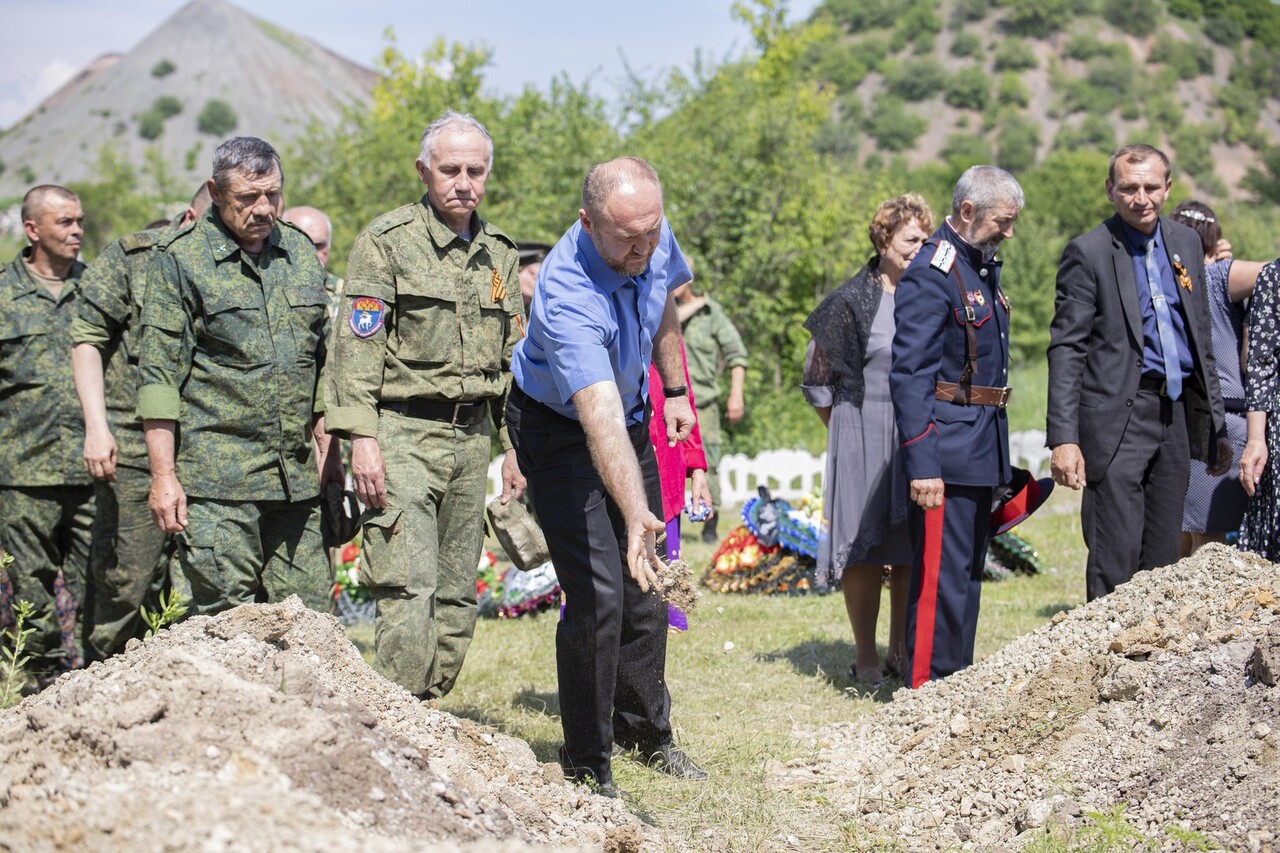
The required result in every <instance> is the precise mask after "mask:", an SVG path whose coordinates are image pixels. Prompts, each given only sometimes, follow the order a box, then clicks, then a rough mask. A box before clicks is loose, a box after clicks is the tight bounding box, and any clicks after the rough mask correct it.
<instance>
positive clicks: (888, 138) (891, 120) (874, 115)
mask: <svg viewBox="0 0 1280 853" xmlns="http://www.w3.org/2000/svg"><path fill="white" fill-rule="evenodd" d="M867 123H868V125H869V126H870V127H869V132H870V133H871V135H872V136H874V137H875V138H876V141H877V142H879V143H880V147H881V148H883V149H884V150H886V151H906V150H907V149H908V148H910V147H911V146H913V145H915V144H916V140H917V139H919V138H920V134H922V133H924V131H925V128H926V127H928V126H929V123H928V122H927V121H925V120H924V119H923V118H921V117H920V116H917V115H913V114H911V113H908V112H907V110H906V107H905V106H903V103H902V101H900V100H898V99H897V98H891V97H878V98H876V102H875V106H874V107H873V108H872V110H871V117H870V119H869V120H868V122H867Z"/></svg>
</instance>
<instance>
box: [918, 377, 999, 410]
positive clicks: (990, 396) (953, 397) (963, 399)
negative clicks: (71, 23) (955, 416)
mask: <svg viewBox="0 0 1280 853" xmlns="http://www.w3.org/2000/svg"><path fill="white" fill-rule="evenodd" d="M1011 393H1013V388H1012V387H1011V386H1009V385H1004V386H1000V387H997V386H994V385H962V384H961V383H959V382H943V381H941V380H938V381H937V382H935V383H934V391H933V396H934V397H936V398H937V399H939V400H942V401H944V402H947V403H958V404H961V405H969V406H995V407H996V408H997V409H1003V408H1004V407H1005V406H1007V405H1009V395H1010V394H1011Z"/></svg>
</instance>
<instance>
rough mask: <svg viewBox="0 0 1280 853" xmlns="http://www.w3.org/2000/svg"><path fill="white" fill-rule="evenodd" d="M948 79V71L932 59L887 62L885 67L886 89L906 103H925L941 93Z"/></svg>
mask: <svg viewBox="0 0 1280 853" xmlns="http://www.w3.org/2000/svg"><path fill="white" fill-rule="evenodd" d="M946 79H947V72H946V69H945V68H943V67H942V63H940V62H938V60H936V59H933V58H932V57H930V58H928V59H921V60H912V61H909V62H906V61H894V62H887V63H885V66H884V86H885V89H886V90H888V92H889V93H890V94H891V95H893V96H894V97H895V98H900V99H902V100H904V101H923V100H925V99H927V98H931V97H933V96H934V95H936V94H938V92H939V91H941V89H942V87H943V84H944V83H945V82H946Z"/></svg>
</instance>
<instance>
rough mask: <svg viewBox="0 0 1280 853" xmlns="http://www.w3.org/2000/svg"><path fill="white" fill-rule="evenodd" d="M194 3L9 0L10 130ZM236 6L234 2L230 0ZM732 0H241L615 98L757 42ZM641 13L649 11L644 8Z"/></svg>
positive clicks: (798, 2) (0, 55) (4, 38)
mask: <svg viewBox="0 0 1280 853" xmlns="http://www.w3.org/2000/svg"><path fill="white" fill-rule="evenodd" d="M185 2H186V0H0V20H3V21H4V27H2V28H0V128H3V127H8V126H9V125H11V124H13V123H14V122H15V121H17V120H18V119H20V118H21V117H22V116H24V115H25V114H26V113H27V112H28V111H30V110H31V109H33V108H34V107H35V106H36V104H38V103H39V102H40V100H41V99H42V98H44V97H45V96H47V95H49V94H50V93H52V92H53V91H54V90H56V89H57V88H58V86H60V85H62V83H63V82H65V81H66V80H67V79H69V78H70V77H71V76H72V75H73V74H75V72H76V71H78V70H79V69H80V68H82V67H83V66H84V65H85V64H86V63H88V62H89V61H90V60H92V59H94V58H95V57H97V56H99V55H101V54H103V53H109V52H121V53H123V52H125V51H127V50H128V49H129V48H131V47H132V46H133V45H134V44H136V43H137V42H138V41H140V40H141V39H142V38H143V37H144V36H145V35H146V34H147V33H149V32H151V30H153V29H155V28H156V27H157V26H159V25H160V23H161V22H162V21H163V20H164V19H165V18H166V17H168V16H169V15H171V14H172V13H173V12H175V11H176V10H177V9H179V8H181V7H182V6H183V4H184V3H185ZM232 2H236V0H232ZM780 2H785V3H786V6H787V8H788V10H789V12H788V20H791V21H795V20H799V19H801V18H804V17H807V16H808V14H809V13H810V12H811V11H812V10H813V9H814V7H816V6H817V3H818V0H789V2H787V0H780ZM731 3H732V0H640V2H634V3H627V4H624V3H617V2H610V0H461V2H454V3H442V2H439V0H417V2H410V0H367V2H359V3H352V2H340V3H339V2H322V0H257V2H250V0H239V2H236V5H238V6H240V7H241V8H244V9H247V10H249V11H251V12H253V13H254V14H255V15H257V16H259V17H262V18H266V19H267V20H269V21H272V22H273V23H276V24H280V25H282V26H285V27H288V28H290V29H292V30H295V31H297V32H300V33H302V34H303V35H306V36H309V37H311V38H312V39H314V40H316V41H318V42H320V43H321V44H323V45H325V46H327V47H329V48H330V49H332V50H335V51H337V52H338V53H340V54H342V55H344V56H346V57H348V58H350V59H353V60H355V61H357V62H360V63H362V64H365V65H371V64H372V63H373V59H374V57H375V56H376V55H377V54H378V52H379V51H380V50H381V49H382V47H383V46H384V45H385V41H384V39H383V32H384V31H385V30H386V28H387V27H388V26H390V27H392V28H394V30H395V33H396V40H397V43H398V45H399V47H400V49H401V50H402V51H404V52H405V53H407V54H410V55H416V54H417V53H419V52H420V51H421V50H422V49H423V48H424V47H426V46H427V45H429V44H430V43H432V42H433V41H434V40H435V39H436V38H438V37H441V36H443V37H444V38H446V39H448V40H449V41H455V42H462V43H465V44H477V43H481V42H483V43H485V44H487V45H488V46H489V47H490V48H492V50H493V64H492V66H491V67H490V68H489V69H488V71H487V73H486V80H487V81H488V84H489V86H490V87H491V88H492V89H493V90H495V91H499V92H504V93H516V92H519V91H520V90H521V89H523V88H524V86H525V84H533V85H534V86H536V87H538V88H541V89H545V88H546V87H547V84H548V82H549V81H550V80H551V78H552V77H553V76H554V75H555V74H556V73H557V72H560V71H567V72H568V73H569V76H570V79H572V80H574V81H575V82H582V81H584V80H591V82H592V88H593V90H594V91H595V92H597V93H598V94H601V95H604V96H606V97H608V96H609V95H611V94H612V93H613V92H614V91H616V87H617V85H618V84H619V83H620V82H621V81H622V80H623V79H624V76H625V71H624V59H623V58H624V57H625V61H626V63H627V64H629V65H630V66H631V68H632V69H633V70H635V71H636V72H638V73H639V74H640V75H641V76H642V77H644V78H646V79H651V78H652V77H653V76H654V75H655V74H657V73H658V72H660V71H661V70H662V69H665V68H668V67H670V66H673V65H676V66H681V67H686V68H687V67H688V66H689V65H690V64H691V63H692V61H693V58H694V56H695V53H696V51H697V50H698V49H699V48H701V49H702V50H703V52H704V54H705V55H706V56H708V57H710V58H713V59H721V58H725V57H727V56H731V55H737V54H740V53H741V52H742V51H744V50H746V49H747V48H748V47H750V44H751V38H750V34H749V33H748V32H747V30H746V28H745V27H744V26H742V24H740V23H738V22H737V21H736V20H734V18H733V17H732V15H731V13H730V6H731ZM641 10H642V11H641Z"/></svg>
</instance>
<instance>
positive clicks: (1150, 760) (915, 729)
mask: <svg viewBox="0 0 1280 853" xmlns="http://www.w3.org/2000/svg"><path fill="white" fill-rule="evenodd" d="M1277 599H1280V574H1278V573H1277V569H1276V566H1275V565H1273V564H1271V563H1268V562H1265V561H1263V560H1261V559H1259V558H1257V557H1256V556H1254V555H1252V554H1242V553H1240V552H1237V551H1234V550H1231V549H1228V548H1226V547H1224V546H1219V545H1211V546H1208V547H1206V548H1204V549H1203V550H1201V551H1200V552H1199V553H1198V554H1197V555H1196V556H1194V557H1192V558H1189V559H1186V560H1183V561H1182V562H1180V563H1177V564H1175V565H1172V566H1168V567H1165V568H1163V569H1158V570H1156V571H1153V572H1144V573H1140V574H1139V575H1138V576H1137V577H1136V578H1135V579H1134V580H1133V581H1132V582H1130V583H1128V584H1126V585H1125V586H1123V587H1121V588H1120V589H1119V590H1117V591H1116V592H1115V593H1113V594H1112V595H1109V596H1107V597H1105V598H1103V599H1100V600H1098V601H1094V602H1092V603H1090V604H1088V605H1086V606H1082V607H1078V608H1076V609H1075V610H1073V611H1072V612H1071V613H1069V614H1063V613H1059V614H1058V615H1057V616H1054V617H1053V619H1052V620H1051V623H1050V624H1049V625H1046V626H1045V627H1044V628H1041V629H1040V630H1038V631H1035V632H1034V633H1032V634H1029V635H1027V636H1025V637H1022V638H1020V639H1018V640H1016V641H1014V642H1013V643H1011V644H1010V645H1008V646H1007V647H1005V648H1004V649H1002V650H1001V651H1000V652H999V653H998V654H996V655H993V656H992V657H990V658H988V659H986V660H984V661H982V662H981V663H980V664H978V665H977V666H974V667H972V668H970V669H969V670H966V671H964V672H960V673H957V674H956V675H954V676H952V677H950V678H948V679H946V680H944V681H942V682H937V683H933V684H930V685H928V686H926V687H925V688H924V689H921V690H917V691H910V690H905V689H904V690H900V691H898V693H896V694H895V696H894V700H893V702H892V703H890V704H889V705H887V706H886V707H884V708H883V709H882V710H880V711H878V712H877V713H876V714H874V715H872V716H870V717H867V718H865V719H863V720H860V721H858V722H854V723H844V724H836V725H830V726H825V727H823V728H820V729H816V730H810V731H805V732H800V733H799V734H800V736H801V737H805V738H807V739H808V740H809V741H810V743H811V745H812V746H813V747H814V749H815V751H816V753H817V755H818V759H817V761H816V762H815V763H814V764H813V765H807V766H798V767H775V768H774V770H775V773H774V776H773V779H774V781H775V783H776V784H779V785H784V786H809V785H818V786H822V787H823V788H824V789H826V796H829V797H831V798H834V799H835V800H836V801H837V802H838V803H839V804H840V805H841V806H842V808H843V809H844V810H846V811H847V812H848V814H849V815H850V818H851V823H855V824H856V826H857V828H858V831H859V833H861V839H862V840H864V841H867V842H869V843H872V842H875V841H877V840H884V841H890V840H892V841H894V842H896V843H897V844H898V845H899V846H902V845H905V847H906V848H907V849H911V850H917V849H919V850H925V849H981V850H1018V849H1020V848H1022V847H1023V846H1025V845H1026V844H1027V843H1028V842H1030V841H1031V840H1033V839H1036V838H1043V837H1044V835H1045V834H1046V833H1047V832H1053V833H1055V834H1056V835H1058V836H1059V837H1061V838H1065V837H1068V836H1069V835H1070V834H1071V833H1072V832H1080V831H1081V830H1082V827H1083V826H1084V824H1086V823H1087V822H1088V821H1089V818H1088V815H1089V813H1090V812H1101V813H1107V812H1110V811H1112V810H1113V809H1114V808H1115V807H1116V806H1123V807H1124V809H1125V811H1124V814H1123V818H1124V820H1126V821H1127V822H1128V823H1129V824H1130V825H1132V826H1133V827H1135V828H1136V829H1137V830H1139V831H1140V832H1142V833H1143V834H1145V835H1146V836H1147V837H1148V838H1151V839H1155V840H1156V842H1157V846H1159V847H1162V848H1166V849H1178V850H1181V849H1204V848H1201V847H1191V848H1187V847H1184V843H1183V841H1184V839H1186V838H1188V837H1190V838H1191V839H1192V840H1193V841H1195V842H1196V843H1199V842H1202V841H1205V840H1212V842H1214V843H1216V844H1217V845H1221V846H1223V847H1226V848H1228V849H1233V850H1273V849H1280V846H1278V843H1277V831H1278V829H1277V827H1278V826H1280V793H1278V792H1280V784H1278V783H1280V757H1278V756H1277V746H1280V690H1277V688H1276V687H1275V686H1274V685H1275V682H1276V676H1277V675H1278V674H1280V618H1277V613H1278V612H1280V605H1278V604H1277ZM1189 833H1190V834H1191V835H1190V836H1188V834H1189ZM1197 834H1198V835H1197ZM1091 849H1092V848H1091ZM1144 849H1145V848H1144Z"/></svg>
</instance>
